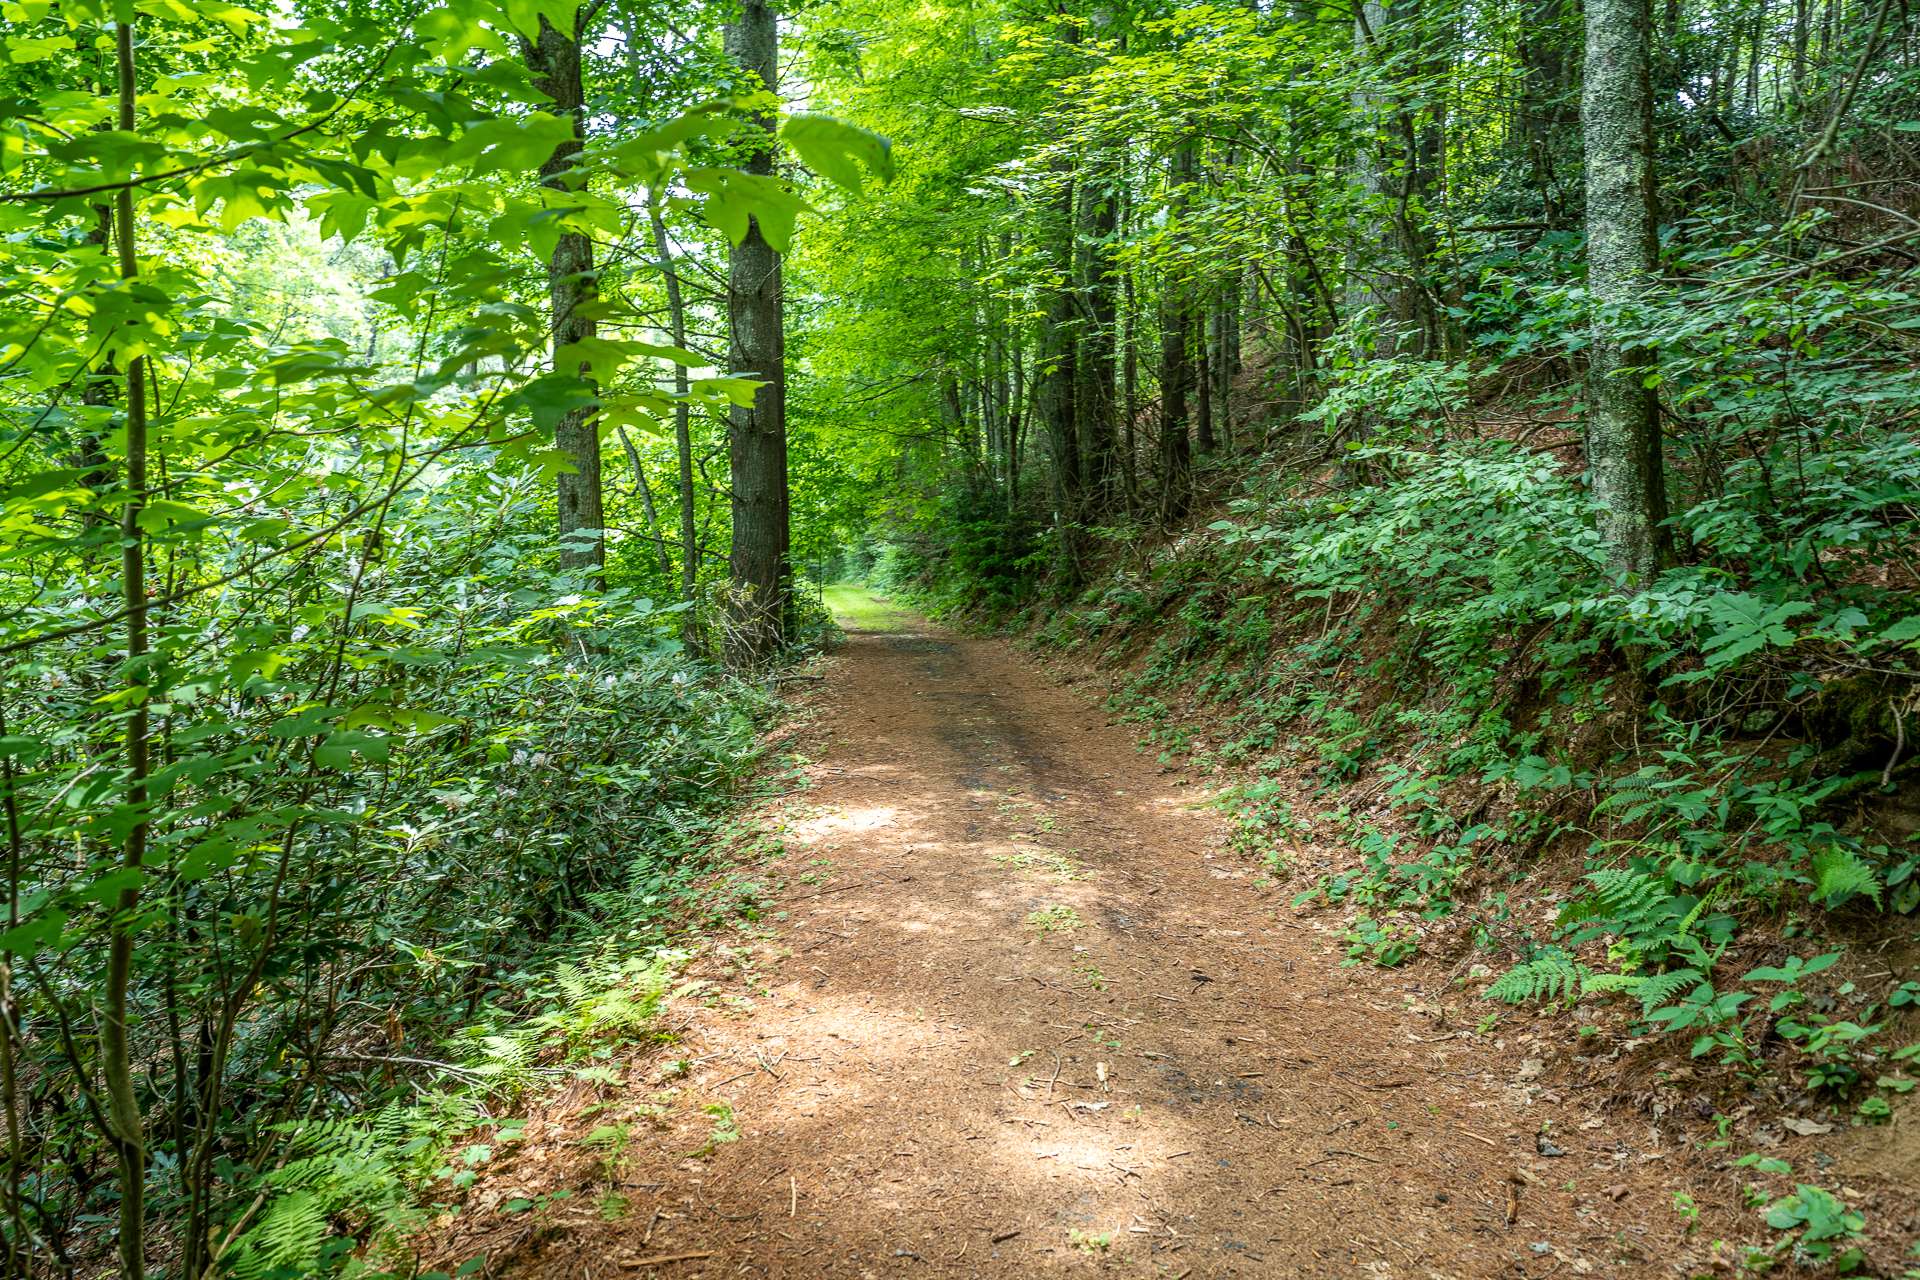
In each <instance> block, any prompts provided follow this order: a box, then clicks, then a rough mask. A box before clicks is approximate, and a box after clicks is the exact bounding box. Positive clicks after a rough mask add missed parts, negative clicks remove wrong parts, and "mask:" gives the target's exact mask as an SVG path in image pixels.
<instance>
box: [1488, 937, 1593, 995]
mask: <svg viewBox="0 0 1920 1280" xmlns="http://www.w3.org/2000/svg"><path fill="white" fill-rule="evenodd" d="M1587 976H1588V970H1587V968H1586V966H1585V965H1582V964H1580V963H1579V962H1578V961H1576V960H1575V959H1574V958H1573V957H1572V956H1570V955H1568V954H1567V953H1566V952H1564V951H1562V950H1560V949H1559V948H1557V947H1556V948H1554V949H1552V950H1550V951H1542V952H1541V953H1539V954H1538V955H1536V956H1534V957H1533V959H1531V960H1528V961H1527V962H1526V963H1525V964H1521V965H1517V966H1515V967H1514V968H1512V969H1509V970H1507V971H1506V972H1505V973H1504V974H1502V975H1500V978H1499V979H1498V980H1497V981H1496V982H1495V983H1494V984H1493V985H1492V986H1490V987H1488V988H1487V999H1489V1000H1498V1001H1501V1002H1502V1003H1504V1004H1526V1003H1528V1002H1530V1001H1535V1000H1560V999H1565V1000H1574V999H1577V998H1579V995H1580V989H1581V986H1582V984H1583V983H1584V981H1585V980H1586V978H1587Z"/></svg>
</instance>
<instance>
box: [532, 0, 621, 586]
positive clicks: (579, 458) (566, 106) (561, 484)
mask: <svg viewBox="0 0 1920 1280" xmlns="http://www.w3.org/2000/svg"><path fill="white" fill-rule="evenodd" d="M585 20H586V10H584V9H578V8H577V9H575V10H574V13H573V19H572V21H571V22H569V23H568V25H567V30H565V31H561V30H559V29H558V28H556V27H554V26H553V24H551V23H550V22H548V21H547V20H546V19H545V18H542V19H540V35H539V38H538V39H537V40H522V41H521V50H522V53H523V54H524V55H525V58H526V63H527V69H528V70H529V71H531V72H532V73H533V81H534V84H535V85H536V86H537V87H538V88H539V89H540V91H541V92H542V93H544V94H546V95H547V96H548V97H549V98H551V99H553V101H552V103H551V104H550V105H549V106H547V107H546V108H545V110H547V111H549V112H551V113H552V114H554V115H556V116H561V117H563V118H565V119H566V120H567V121H568V123H569V124H570V125H571V126H572V130H573V132H572V136H571V137H569V138H568V139H567V140H566V141H564V142H562V143H561V144H560V145H559V146H557V147H555V148H554V149H553V154H552V155H550V156H548V157H547V162H546V163H545V164H543V165H541V166H540V183H541V185H542V186H544V187H546V188H547V189H548V190H549V191H552V192H555V193H557V195H556V197H555V198H554V199H553V201H552V203H553V204H554V205H555V206H556V207H565V205H566V203H567V202H566V194H567V193H569V192H571V191H574V190H576V189H577V188H578V187H579V185H580V182H581V179H580V178H579V177H577V176H575V175H574V174H572V172H571V170H572V169H573V164H574V159H575V157H576V156H578V155H579V154H580V148H581V140H582V138H583V137H584V136H585V134H584V130H585V105H584V104H585V100H586V93H585V88H584V86H583V84H582V81H581V76H580V38H581V32H582V26H583V24H584V22H585ZM598 295H599V290H598V287H597V280H596V277H595V274H594V269H593V241H592V240H590V239H589V238H588V237H587V235H586V233H584V232H580V231H567V232H563V233H562V234H561V236H560V239H559V240H558V241H557V242H556V243H555V244H554V247H553V255H552V256H551V257H550V258H548V259H547V297H548V301H549V305H550V306H551V308H552V313H553V314H552V325H553V358H554V371H555V372H556V373H557V372H559V371H560V364H561V359H562V356H561V352H562V350H563V349H564V348H565V347H567V346H569V345H571V344H573V343H576V342H580V341H583V340H585V339H587V338H591V337H593V336H594V322H593V318H592V315H593V305H592V304H593V302H594V301H595V299H596V298H597V297H598ZM575 367H576V369H577V371H578V372H579V375H580V377H581V378H582V379H584V380H585V381H586V383H587V387H588V391H589V395H594V394H597V393H598V388H596V387H594V385H593V380H592V375H591V373H590V372H589V370H588V367H587V365H586V364H585V363H584V362H581V363H577V364H576V365H575ZM553 444H554V448H556V449H558V450H559V451H560V452H561V453H562V454H563V455H564V456H565V457H566V459H567V462H568V464H569V465H570V467H571V470H569V471H567V472H564V473H562V474H561V475H560V477H559V480H558V494H557V497H558V500H559V508H560V528H559V533H560V567H561V568H562V569H563V570H567V569H572V570H580V571H582V572H584V573H585V574H586V576H587V578H588V580H589V581H591V582H592V583H593V585H594V586H596V587H600V586H604V585H605V570H606V561H607V545H606V533H605V529H606V515H605V511H604V509H603V508H602V506H601V499H600V428H599V423H598V422H597V421H596V420H595V417H594V409H593V406H592V405H583V406H581V407H579V408H575V409H570V410H568V412H567V413H566V415H565V416H564V417H562V418H561V419H560V421H559V423H558V425H556V426H555V427H554V429H553Z"/></svg>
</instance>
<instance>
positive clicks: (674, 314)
mask: <svg viewBox="0 0 1920 1280" xmlns="http://www.w3.org/2000/svg"><path fill="white" fill-rule="evenodd" d="M647 220H648V222H649V224H650V225H651V227H652V230H653V251H654V254H655V255H656V256H658V257H659V259H660V274H661V277H662V279H663V280H664V281H665V283H666V287H667V332H668V334H669V335H670V336H671V337H672V338H673V345H674V346H676V347H685V346H686V345H687V305H686V298H685V297H684V295H682V294H681V292H680V269H679V268H678V267H677V266H675V265H674V261H673V246H672V245H671V244H670V243H669V242H668V240H667V223H666V219H664V218H662V217H661V216H660V205H659V202H658V201H657V200H655V201H650V202H649V203H648V206H647ZM673 390H674V394H675V395H678V396H682V397H684V396H685V395H686V394H687V369H686V366H685V365H682V364H677V363H676V364H675V365H674V366H673ZM691 417H692V407H691V406H690V405H688V404H687V402H686V400H685V399H684V398H683V399H682V400H680V401H679V402H678V403H677V404H675V405H674V406H673V444H674V451H675V453H676V454H677V455H678V456H677V461H678V462H679V464H680V466H679V472H680V474H679V477H678V478H679V482H680V483H679V491H680V493H679V496H680V598H681V599H682V600H686V601H691V600H692V599H693V594H694V584H695V582H696V581H697V580H698V577H699V573H700V547H699V544H698V542H697V540H696V534H695V532H694V523H693V515H694V512H693V430H692V423H691V422H690V421H689V420H690V418H691ZM691 622H692V615H690V614H689V615H688V623H689V625H691Z"/></svg>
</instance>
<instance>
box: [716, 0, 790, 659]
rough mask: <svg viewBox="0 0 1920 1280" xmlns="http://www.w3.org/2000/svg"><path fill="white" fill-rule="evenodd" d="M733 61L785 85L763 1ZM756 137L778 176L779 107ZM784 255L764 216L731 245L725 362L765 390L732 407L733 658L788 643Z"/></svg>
mask: <svg viewBox="0 0 1920 1280" xmlns="http://www.w3.org/2000/svg"><path fill="white" fill-rule="evenodd" d="M726 50H727V56H728V57H730V58H732V59H733V60H734V61H735V62H736V63H738V64H739V66H740V69H741V70H742V71H744V72H746V73H747V74H748V75H749V76H751V77H753V78H755V79H757V80H758V81H759V84H760V86H761V87H762V88H764V89H766V90H767V92H769V93H775V92H777V90H778V86H779V64H778V57H779V35H778V19H777V18H776V17H775V15H774V11H773V10H772V9H771V8H769V7H768V6H767V5H766V4H765V3H763V2H762V0H745V3H743V4H742V5H741V7H740V17H739V19H738V21H736V22H734V23H732V24H730V25H729V26H728V27H727V31H726ZM755 125H756V128H757V130H758V137H757V138H756V139H755V142H754V144H753V147H752V150H751V151H750V152H749V154H748V156H747V159H746V163H745V164H744V165H743V166H742V167H743V168H744V169H745V170H746V171H747V172H748V173H750V174H755V175H758V176H761V177H768V176H771V175H772V173H773V129H774V110H773V107H772V106H771V105H769V106H768V107H767V108H766V109H765V110H764V111H762V112H760V113H759V115H758V116H757V118H756V120H755ZM784 307H785V301H784V291H783V288H782V283H781V272H780V254H779V253H778V252H777V251H776V250H775V249H774V248H773V246H772V245H770V244H768V243H767V238H766V236H765V235H764V234H762V231H761V228H760V223H759V220H758V219H757V218H756V219H754V220H753V221H752V222H751V223H750V224H749V225H748V228H747V234H746V237H745V238H744V239H743V240H741V242H740V243H739V244H738V245H736V246H734V249H733V252H732V255H731V257H730V258H729V260H728V265H727V322H728V323H727V334H728V346H727V353H728V362H729V364H730V366H731V368H732V370H733V371H734V372H736V373H741V374H745V375H746V376H749V377H752V378H756V379H758V380H759V381H760V383H761V384H762V385H761V386H760V388H759V390H758V391H757V392H756V393H755V394H754V398H753V404H752V405H751V406H745V405H737V404H736V405H734V406H733V409H732V411H731V414H730V416H729V420H728V431H727V444H728V459H729V462H730V465H731V471H732V485H733V554H732V559H731V562H730V565H729V568H730V570H731V574H732V579H733V590H734V603H733V618H732V640H731V647H732V649H733V655H732V656H733V657H734V659H735V660H736V661H741V662H746V663H754V662H759V661H762V660H764V659H765V658H767V657H768V656H769V655H771V654H772V653H773V652H774V651H776V650H777V649H778V648H779V647H780V645H781V643H782V642H783V640H784V637H785V622H786V608H787V599H786V597H787V590H788V579H789V576H790V570H789V566H788V562H787V561H788V556H787V551H788V544H789V539H790V534H789V531H788V527H787V368H786V366H787V356H786V329H785V315H784Z"/></svg>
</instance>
